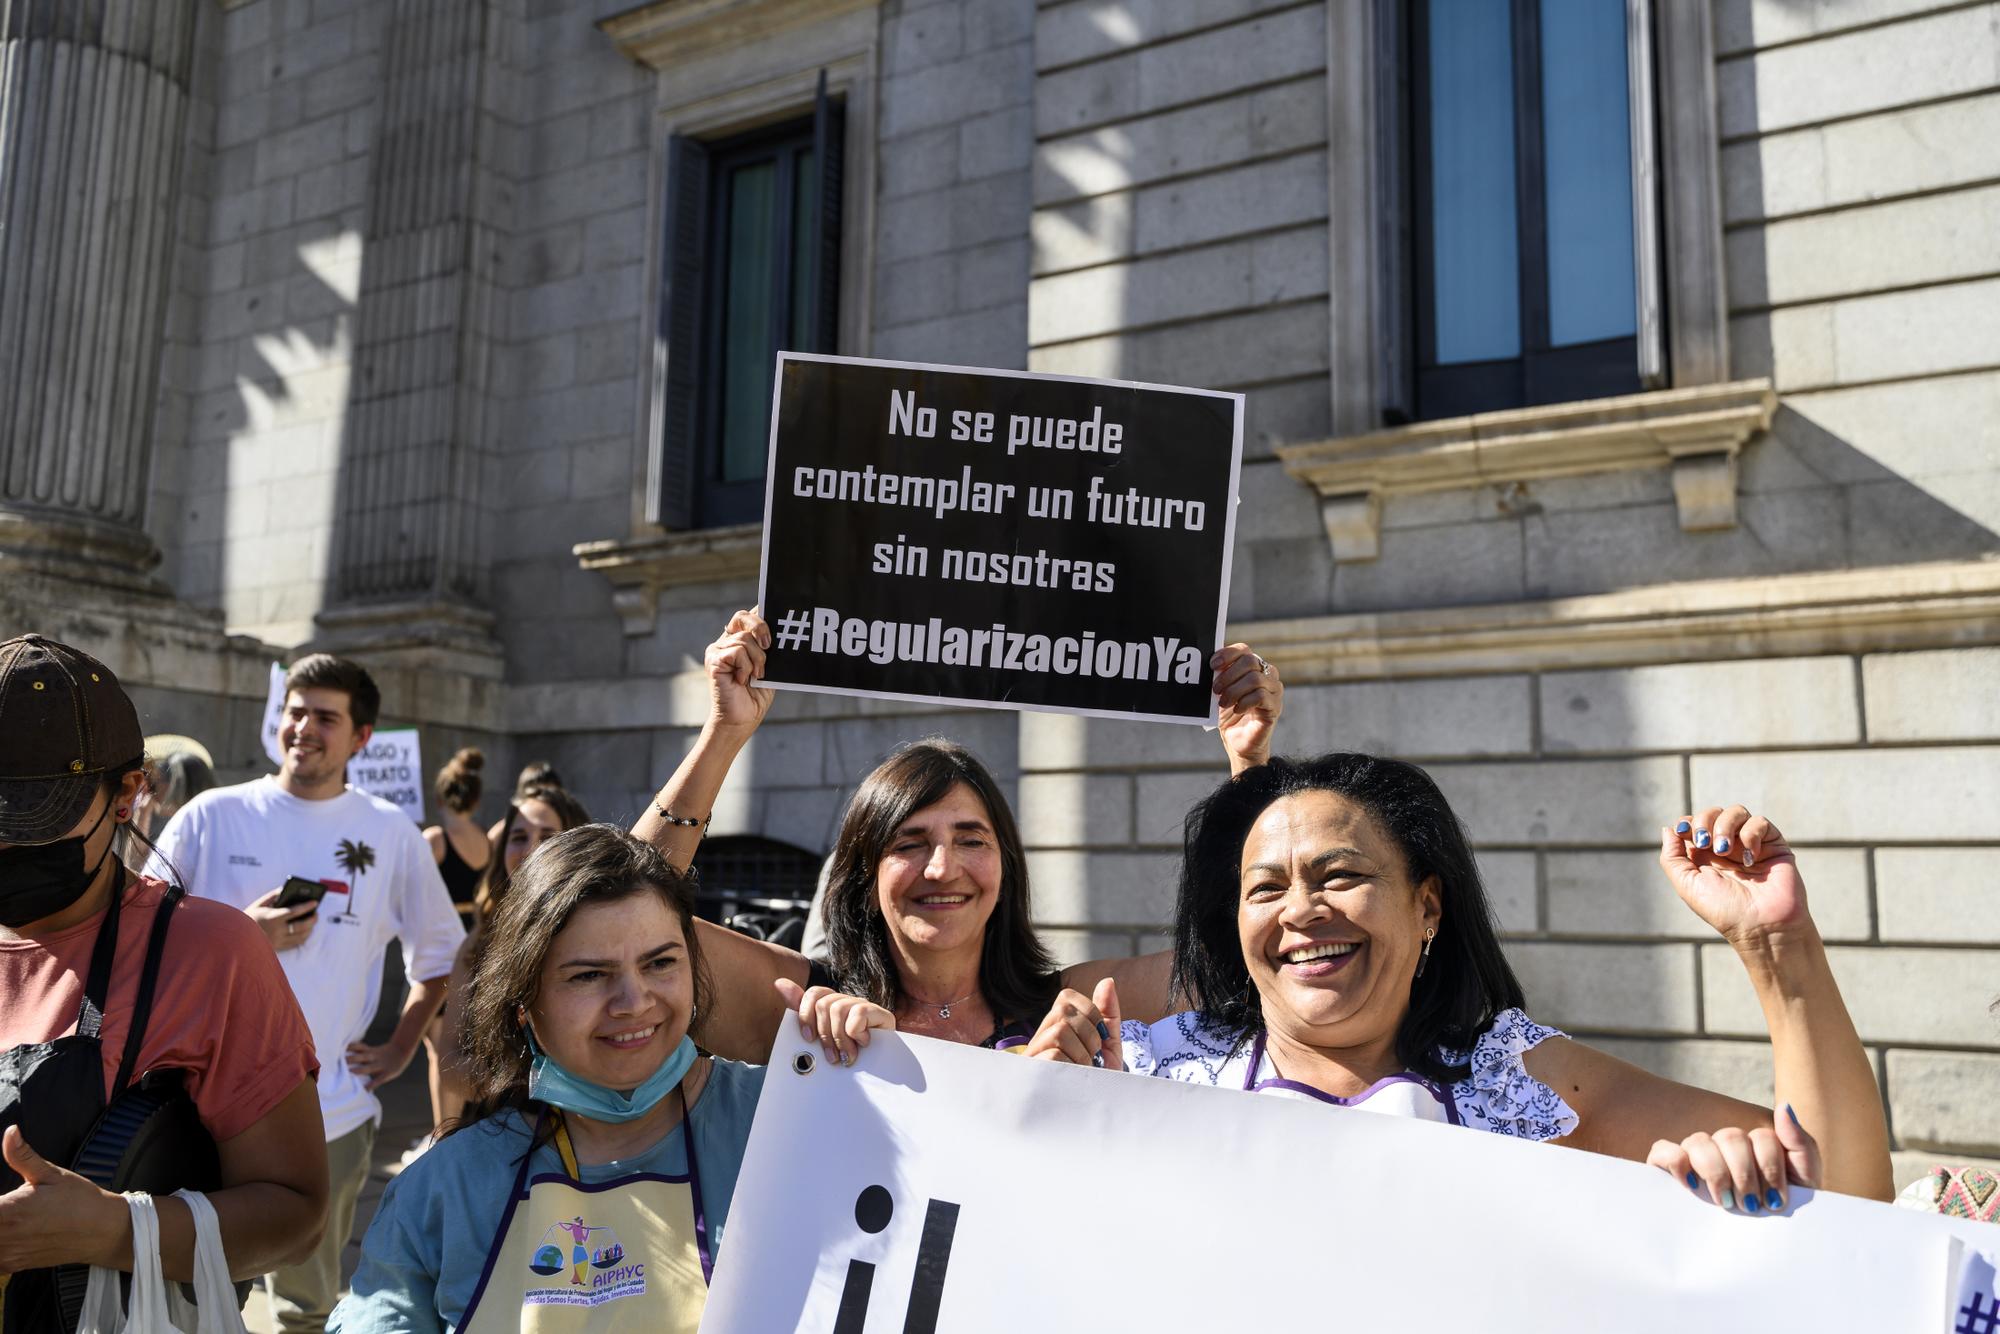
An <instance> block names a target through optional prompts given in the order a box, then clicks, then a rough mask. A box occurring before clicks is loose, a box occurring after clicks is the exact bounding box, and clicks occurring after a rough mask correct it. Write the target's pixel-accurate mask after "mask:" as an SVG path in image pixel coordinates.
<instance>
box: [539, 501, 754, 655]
mask: <svg viewBox="0 0 2000 1334" xmlns="http://www.w3.org/2000/svg"><path fill="white" fill-rule="evenodd" d="M763 546H764V525H763V524H762V523H739V524H733V525H731V526H730V527H727V528H704V529H700V530H698V531H695V532H690V533H667V534H664V535H662V536H658V537H640V538H632V539H630V540H627V541H619V540H617V539H615V538H613V539H606V540H604V541H599V542H579V543H577V544H576V546H574V547H572V548H571V550H572V551H573V552H574V553H575V555H576V560H577V564H579V565H581V566H582V567H583V568H584V569H586V570H595V571H597V572H598V573H599V574H602V575H603V576H604V577H605V578H606V579H609V580H610V581H611V604H612V605H613V606H614V607H616V608H617V609H618V617H619V619H620V620H621V621H623V622H624V625H625V633H626V634H628V635H649V634H651V633H652V632H653V627H654V625H656V624H657V623H658V620H659V608H660V592H661V590H662V589H667V588H676V587H679V586H681V585H683V584H717V583H725V582H728V581H732V580H742V579H753V578H755V577H756V575H757V570H758V564H759V562H760V560H761V559H762V554H763Z"/></svg>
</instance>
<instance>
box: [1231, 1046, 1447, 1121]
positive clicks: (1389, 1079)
mask: <svg viewBox="0 0 2000 1334" xmlns="http://www.w3.org/2000/svg"><path fill="white" fill-rule="evenodd" d="M1263 1068H1264V1034H1263V1033H1259V1034H1257V1037H1256V1039H1255V1040H1254V1041H1252V1042H1251V1044H1250V1068H1249V1069H1247V1070H1245V1071H1244V1072H1243V1091H1244V1092H1245V1093H1260V1092H1262V1091H1263V1090H1265V1089H1289V1090H1291V1091H1292V1092H1294V1093H1303V1094H1305V1095H1306V1096H1308V1097H1311V1098H1316V1099H1318V1100H1319V1101H1321V1102H1329V1103H1332V1104H1333V1105H1334V1106H1336V1107H1353V1106H1356V1105H1358V1104H1360V1103H1364V1102H1366V1101H1368V1099H1370V1098H1372V1097H1374V1096H1375V1095H1376V1094H1377V1093H1379V1092H1381V1091H1382V1090H1383V1089H1384V1088H1385V1087H1387V1086H1388V1085H1390V1084H1415V1085H1416V1086H1417V1087H1418V1088H1420V1089H1422V1090H1423V1091H1424V1092H1426V1093H1428V1094H1430V1095H1431V1096H1432V1097H1433V1098H1436V1099H1437V1100H1438V1103H1439V1104H1440V1105H1441V1106H1443V1108H1444V1114H1445V1119H1446V1120H1448V1121H1450V1122H1451V1124H1453V1125H1455V1126H1457V1125H1464V1124H1465V1122H1464V1120H1463V1119H1462V1118H1461V1117H1460V1116H1459V1114H1458V1103H1457V1102H1456V1101H1455V1100H1453V1098H1452V1096H1451V1094H1450V1093H1449V1092H1448V1091H1446V1090H1444V1089H1441V1088H1439V1087H1438V1086H1437V1085H1436V1084H1433V1083H1431V1081H1430V1080H1428V1079H1424V1078H1421V1077H1419V1076H1417V1075H1411V1074H1401V1075H1386V1076H1384V1077H1383V1078H1381V1079H1378V1080H1376V1081H1375V1082H1374V1083H1373V1084H1370V1085H1369V1086H1368V1087H1367V1088H1366V1089H1364V1090H1362V1091H1361V1093H1359V1094H1358V1095H1356V1096H1355V1097H1352V1098H1337V1097H1335V1096H1334V1095H1333V1094H1331V1093H1327V1092H1325V1091H1323V1090H1321V1089H1316V1088H1314V1087H1313V1086H1312V1085H1310V1084H1301V1083H1300V1082H1299V1081H1298V1080H1296V1079H1282V1078H1279V1079H1261V1080H1260V1079H1258V1078H1257V1072H1258V1071H1259V1070H1262V1069H1263Z"/></svg>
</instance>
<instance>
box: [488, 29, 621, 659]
mask: <svg viewBox="0 0 2000 1334" xmlns="http://www.w3.org/2000/svg"><path fill="white" fill-rule="evenodd" d="M629 7H630V6H628V5H623V4H617V3H609V2H607V0H560V2H559V3H550V4H535V5H531V6H528V7H527V12H526V14H525V15H524V19H523V21H522V23H521V25H520V29H519V32H520V41H519V45H518V47H517V49H516V51H515V53H514V54H515V59H514V61H513V62H512V66H511V72H510V79H511V81H512V85H513V87H514V89H515V90H516V98H517V104H518V107H519V111H518V124H519V127H520V161H519V162H518V164H517V167H518V176H517V180H516V186H515V193H514V199H513V205H514V217H513V230H512V233H511V235H510V236H509V237H508V238H507V240H506V242H505V244H506V248H507V259H506V262H504V263H503V264H502V265H501V279H500V281H501V287H502V291H503V298H502V299H503V300H504V302H505V303H506V307H507V313H506V335H505V337H504V339H503V340H502V342H501V344H500V346H499V347H498V349H497V350H496V361H497V365H496V370H495V375H494V384H495V386H496V389H497V393H496V401H495V403H494V409H495V410H494V414H493V415H494V417H495V418H496V419H497V421H498V437H499V442H500V454H501V469H500V472H501V477H500V481H499V492H500V494H499V495H498V496H497V497H496V498H495V504H496V509H497V511H498V512H499V515H500V522H499V529H500V531H499V533H498V535H497V538H496V541H495V545H494V553H495V559H494V562H493V585H492V586H493V611H494V612H495V613H496V614H497V615H498V617H499V625H498V631H497V633H498V636H499V639H500V642H501V645H502V648H503V649H504V651H505V657H506V661H507V664H508V675H509V678H510V679H512V680H517V681H522V682H541V681H550V680H562V679H570V678H583V677H598V676H606V675H616V674H618V673H619V672H620V671H622V670H624V669H625V668H626V662H625V654H626V641H625V638H624V635H623V634H622V633H621V631H620V629H619V624H618V618H617V617H616V615H614V614H613V612H612V609H611V590H610V587H609V586H608V585H607V584H605V582H604V581H603V580H602V579H599V578H597V577H595V576H592V575H587V574H585V572H584V571H582V570H580V569H578V568H577V566H576V562H575V560H574V558H573V557H571V555H570V549H571V548H572V547H573V546H575V545H576V544H577V543H578V542H587V541H591V540H594V539H599V538H605V537H613V536H623V535H624V534H625V533H626V532H627V531H629V529H630V525H631V514H632V507H633V504H634V499H633V491H634V489H635V486H636V481H635V479H636V477H637V476H639V475H642V474H641V472H640V469H641V466H642V453H641V451H642V449H643V445H642V440H643V436H644V432H643V429H642V427H643V423H644V421H645V411H644V402H645V399H644V394H645V393H646V391H647V390H648V389H649V388H650V368H651V364H652V363H651V357H652V338H653V329H654V324H655V320H656V315H657V312H656V311H655V309H654V301H655V296H654V293H653V291H652V289H651V272H652V271H651V269H650V268H649V265H648V260H649V257H650V256H651V254H652V252H653V251H654V250H656V249H657V248H658V245H659V241H658V238H657V236H656V235H655V233H654V226H655V221H654V220H655V216H656V214H655V210H654V208H653V205H652V201H651V198H650V196H651V192H652V190H653V188H654V185H655V182H656V180H657V176H656V173H655V172H654V170H653V164H652V162H651V156H652V151H653V140H652V134H651V121H650V116H651V111H652V105H653V96H654V89H653V82H652V78H651V77H650V74H649V72H648V71H646V70H643V69H641V68H639V67H638V66H635V65H634V64H633V63H632V62H631V61H629V60H627V59H625V58H624V57H623V56H622V55H620V54H619V52H618V50H617V48H616V47H615V46H613V45H612V44H611V43H610V42H609V41H607V40H606V39H605V37H604V35H603V34H602V33H601V32H599V31H598V30H597V27H596V21H597V20H598V19H601V18H603V17H605V16H606V15H608V14H611V13H614V12H616V11H618V10H621V9H626V8H629Z"/></svg>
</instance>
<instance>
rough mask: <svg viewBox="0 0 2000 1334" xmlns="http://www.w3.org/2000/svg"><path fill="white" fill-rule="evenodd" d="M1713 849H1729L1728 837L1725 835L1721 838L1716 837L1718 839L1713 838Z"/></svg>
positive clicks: (1718, 850) (1723, 850) (1724, 850)
mask: <svg viewBox="0 0 2000 1334" xmlns="http://www.w3.org/2000/svg"><path fill="white" fill-rule="evenodd" d="M1715 850H1716V851H1717V852H1727V851H1729V839H1728V838H1727V837H1723V838H1718V839H1716V840H1715Z"/></svg>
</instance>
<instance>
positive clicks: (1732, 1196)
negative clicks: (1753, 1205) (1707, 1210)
mask: <svg viewBox="0 0 2000 1334" xmlns="http://www.w3.org/2000/svg"><path fill="white" fill-rule="evenodd" d="M1722 1207H1723V1208H1725V1209H1728V1210H1730V1211H1731V1212H1734V1211H1735V1209H1736V1192H1735V1191H1733V1190H1725V1191H1723V1192H1722Z"/></svg>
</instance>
